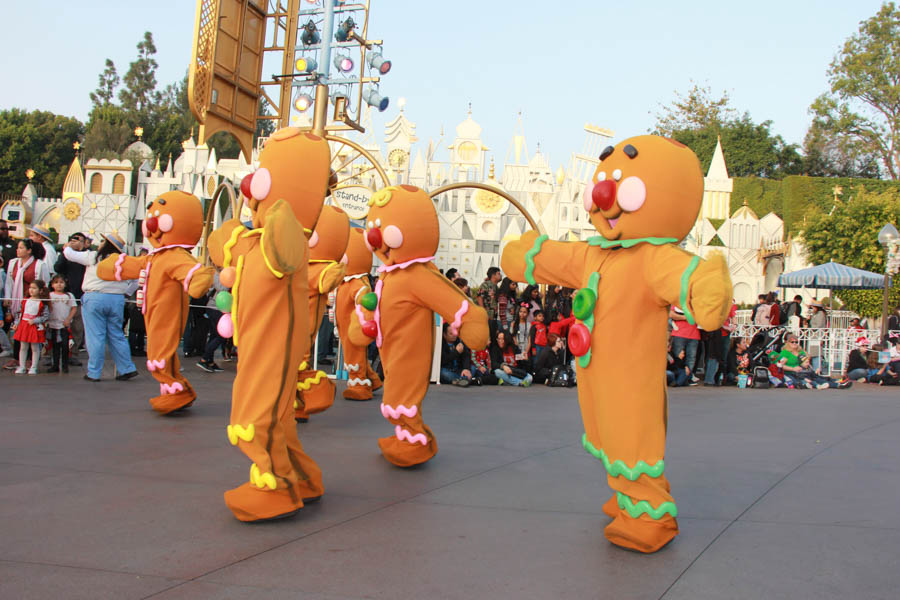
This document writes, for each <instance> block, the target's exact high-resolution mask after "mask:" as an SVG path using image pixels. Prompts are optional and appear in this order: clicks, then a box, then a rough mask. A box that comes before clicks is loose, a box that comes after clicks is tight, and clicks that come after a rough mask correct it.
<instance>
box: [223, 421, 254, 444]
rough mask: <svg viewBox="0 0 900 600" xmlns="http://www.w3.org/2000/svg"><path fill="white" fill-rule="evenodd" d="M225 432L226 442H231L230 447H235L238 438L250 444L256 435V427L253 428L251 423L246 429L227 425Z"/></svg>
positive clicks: (241, 426) (240, 426)
mask: <svg viewBox="0 0 900 600" xmlns="http://www.w3.org/2000/svg"><path fill="white" fill-rule="evenodd" d="M227 431H228V441H229V442H231V445H232V446H237V443H238V438H240V439H242V440H244V441H245V442H252V441H253V436H254V435H255V434H256V427H254V426H253V423H250V424H249V425H247V426H246V427H244V426H243V425H229V426H228V428H227Z"/></svg>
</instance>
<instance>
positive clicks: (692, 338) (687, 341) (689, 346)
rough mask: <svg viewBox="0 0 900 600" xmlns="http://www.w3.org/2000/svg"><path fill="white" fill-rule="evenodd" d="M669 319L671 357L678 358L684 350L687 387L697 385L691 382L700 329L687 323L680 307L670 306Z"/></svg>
mask: <svg viewBox="0 0 900 600" xmlns="http://www.w3.org/2000/svg"><path fill="white" fill-rule="evenodd" d="M669 318H670V319H672V356H678V355H679V354H681V351H682V350H684V366H685V367H687V368H688V370H689V371H690V375H691V376H690V378H689V379H688V385H697V383H696V382H695V381H693V376H694V366H695V363H696V362H697V346H699V345H700V329H699V328H698V327H697V325H696V323H695V324H693V325H692V324H690V323H688V320H687V317H686V316H685V315H684V311H683V310H681V308H680V307H678V306H675V305H672V307H671V308H670V309H669Z"/></svg>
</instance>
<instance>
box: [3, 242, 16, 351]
mask: <svg viewBox="0 0 900 600" xmlns="http://www.w3.org/2000/svg"><path fill="white" fill-rule="evenodd" d="M3 267H4V265H3V257H2V256H0V290H5V289H6V270H5V269H4V268H3ZM12 355H13V348H12V344H10V342H9V336H7V335H6V314H5V313H4V312H3V302H0V358H5V357H7V356H12Z"/></svg>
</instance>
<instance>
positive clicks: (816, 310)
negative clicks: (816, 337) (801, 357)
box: [807, 300, 828, 373]
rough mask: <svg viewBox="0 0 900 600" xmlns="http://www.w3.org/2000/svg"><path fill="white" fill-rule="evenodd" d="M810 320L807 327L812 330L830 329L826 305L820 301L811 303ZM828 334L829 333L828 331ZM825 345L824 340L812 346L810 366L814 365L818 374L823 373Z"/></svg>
mask: <svg viewBox="0 0 900 600" xmlns="http://www.w3.org/2000/svg"><path fill="white" fill-rule="evenodd" d="M809 309H810V311H811V312H810V314H809V320H808V321H807V327H809V328H810V329H820V330H827V328H828V313H827V312H826V311H825V305H824V304H822V303H821V302H819V301H818V300H813V301H812V302H810V303H809ZM826 333H827V331H826ZM824 343H825V340H824V339H823V340H822V341H821V342H820V343H818V344H811V345H810V352H809V358H810V364H811V365H812V368H813V370H814V371H815V372H816V373H821V372H822V356H821V354H822V345H823V344H824Z"/></svg>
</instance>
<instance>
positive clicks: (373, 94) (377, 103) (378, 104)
mask: <svg viewBox="0 0 900 600" xmlns="http://www.w3.org/2000/svg"><path fill="white" fill-rule="evenodd" d="M363 100H365V101H366V104H368V105H369V106H373V107H375V108H377V109H378V112H384V111H386V110H387V107H388V102H390V100H389V99H388V98H387V97H382V96H381V94H379V93H378V90H376V89H373V88H369V89H367V90H366V91H365V92H363Z"/></svg>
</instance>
